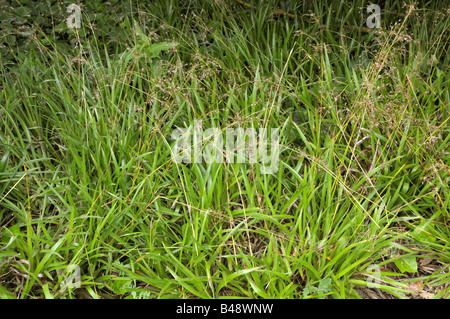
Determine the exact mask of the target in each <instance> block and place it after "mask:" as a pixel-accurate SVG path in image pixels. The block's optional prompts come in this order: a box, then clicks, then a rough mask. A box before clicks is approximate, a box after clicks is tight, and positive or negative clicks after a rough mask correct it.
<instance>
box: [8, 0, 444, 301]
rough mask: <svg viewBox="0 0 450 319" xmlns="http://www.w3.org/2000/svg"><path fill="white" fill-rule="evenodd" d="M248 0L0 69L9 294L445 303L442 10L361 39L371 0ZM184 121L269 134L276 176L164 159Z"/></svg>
mask: <svg viewBox="0 0 450 319" xmlns="http://www.w3.org/2000/svg"><path fill="white" fill-rule="evenodd" d="M124 3H126V1H125V2H124ZM245 3H246V2H245ZM245 3H243V2H241V1H238V2H233V1H152V2H151V3H150V4H146V5H145V6H144V5H143V4H141V5H136V7H135V8H134V12H133V14H130V15H127V16H125V17H124V18H123V20H121V26H120V30H119V31H118V32H122V33H125V34H126V35H127V39H128V42H126V43H123V45H117V44H113V43H111V44H110V45H109V44H108V43H105V41H107V40H106V38H105V37H104V34H103V33H102V30H97V29H96V28H95V25H94V24H83V27H82V29H80V30H75V32H73V31H70V32H71V34H72V38H73V39H75V43H78V45H76V46H75V47H74V48H73V50H71V54H68V53H67V52H65V51H63V50H61V49H60V47H59V46H58V43H56V41H52V40H51V39H49V38H47V35H46V34H45V32H44V31H42V30H36V32H38V33H39V32H41V35H43V36H44V39H47V41H41V40H39V39H40V38H36V37H35V38H34V39H33V38H31V39H30V42H32V43H34V46H35V48H30V49H29V52H27V54H26V55H25V54H17V56H16V57H15V59H16V60H15V63H14V64H10V63H8V64H6V63H2V67H1V69H0V72H1V74H2V77H1V80H0V85H1V88H2V91H1V93H0V106H1V108H0V122H1V126H0V227H1V228H0V230H1V246H0V295H1V297H2V298H361V297H367V296H368V297H370V298H376V297H380V298H448V297H449V288H448V287H449V282H450V275H449V274H450V273H449V269H448V265H449V261H450V254H449V242H450V232H449V227H450V224H449V217H450V216H449V206H450V190H449V184H450V183H449V181H450V172H449V170H450V167H449V166H450V150H449V147H448V145H449V142H450V135H449V124H450V123H449V111H450V107H449V103H450V95H449V92H448V87H449V85H450V78H449V76H448V74H449V72H448V65H449V59H450V55H449V54H448V43H449V15H448V10H449V8H448V7H445V5H444V3H445V2H442V3H438V2H436V3H433V4H422V3H419V4H416V6H414V5H413V4H409V5H407V6H401V5H399V4H398V3H397V2H394V1H385V3H384V7H382V10H384V11H383V12H384V13H383V15H382V18H381V25H382V28H381V29H377V30H373V31H371V32H366V31H365V29H363V27H364V26H365V18H366V16H367V13H366V12H365V7H366V5H367V4H366V3H365V2H364V1H359V0H355V1H350V2H337V1H322V2H312V3H311V4H309V3H308V2H300V1H299V2H298V3H297V2H286V3H284V4H283V3H279V2H275V1H268V2H267V3H266V4H265V5H257V4H250V6H246V5H245ZM277 10H285V11H286V12H288V13H290V14H289V15H286V14H278V13H277V12H280V11H277ZM294 13H301V14H294ZM83 14H88V12H83ZM352 26H353V27H352ZM80 34H84V36H80ZM195 120H202V121H203V128H204V129H206V128H218V129H220V130H221V131H222V132H225V130H226V129H227V128H237V127H242V128H252V127H253V128H260V127H265V128H279V129H280V132H281V133H280V140H279V143H280V148H281V152H280V162H279V167H278V170H277V171H276V172H275V173H273V174H263V173H262V171H261V166H260V164H257V163H256V164H251V163H214V162H213V163H206V162H202V163H177V162H175V161H174V160H173V158H172V154H171V148H172V147H173V146H174V144H175V141H173V140H172V139H171V138H170V137H171V134H172V132H173V131H174V129H175V128H183V127H186V128H187V127H189V126H191V125H193V123H194V121H195ZM71 265H76V267H78V270H79V271H80V274H81V282H79V286H76V287H74V286H70V285H68V284H67V282H69V281H70V278H68V277H70V275H73V274H74V272H73V271H72V270H73V269H74V268H73V267H74V266H71Z"/></svg>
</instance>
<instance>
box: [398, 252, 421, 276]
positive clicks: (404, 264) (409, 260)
mask: <svg viewBox="0 0 450 319" xmlns="http://www.w3.org/2000/svg"><path fill="white" fill-rule="evenodd" d="M395 265H396V266H397V268H398V269H399V270H400V271H401V272H402V273H404V272H405V271H407V272H417V261H416V257H414V256H407V255H404V256H401V257H400V258H398V259H397V260H395Z"/></svg>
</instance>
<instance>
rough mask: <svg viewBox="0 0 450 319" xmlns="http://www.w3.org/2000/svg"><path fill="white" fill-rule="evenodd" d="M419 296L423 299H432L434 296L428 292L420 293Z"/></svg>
mask: <svg viewBox="0 0 450 319" xmlns="http://www.w3.org/2000/svg"><path fill="white" fill-rule="evenodd" d="M419 295H420V297H422V298H425V299H432V298H433V297H434V294H433V293H431V292H428V291H422V292H421V293H420V294H419Z"/></svg>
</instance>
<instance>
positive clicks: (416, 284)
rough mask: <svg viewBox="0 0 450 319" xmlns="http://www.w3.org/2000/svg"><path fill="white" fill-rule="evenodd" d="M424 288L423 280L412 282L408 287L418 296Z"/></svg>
mask: <svg viewBox="0 0 450 319" xmlns="http://www.w3.org/2000/svg"><path fill="white" fill-rule="evenodd" d="M422 287H423V281H422V280H419V281H415V282H411V283H409V285H408V289H409V290H411V291H412V293H413V294H418V293H419V292H420V291H421V290H422Z"/></svg>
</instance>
